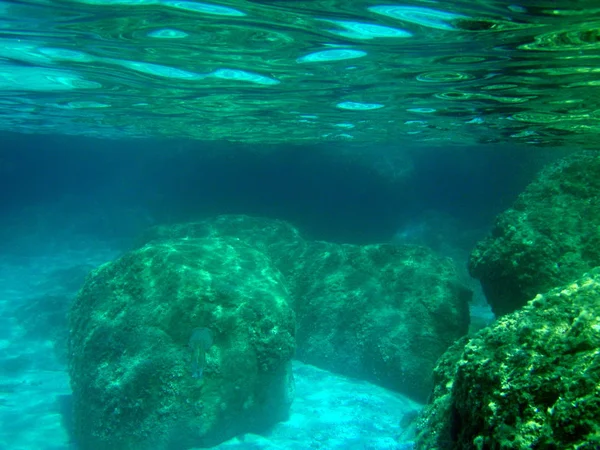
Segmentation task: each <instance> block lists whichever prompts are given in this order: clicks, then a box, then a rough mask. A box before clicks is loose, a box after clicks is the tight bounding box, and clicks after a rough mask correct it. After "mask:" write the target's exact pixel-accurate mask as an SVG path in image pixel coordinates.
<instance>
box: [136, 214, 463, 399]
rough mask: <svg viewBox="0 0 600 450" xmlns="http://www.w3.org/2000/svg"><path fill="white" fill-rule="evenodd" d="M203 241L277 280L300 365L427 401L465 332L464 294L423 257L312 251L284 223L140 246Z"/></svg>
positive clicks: (444, 268) (452, 273)
mask: <svg viewBox="0 0 600 450" xmlns="http://www.w3.org/2000/svg"><path fill="white" fill-rule="evenodd" d="M209 236H210V237H219V236H221V237H236V238H239V239H241V240H242V241H244V242H245V243H246V244H248V245H250V246H252V247H254V248H256V249H259V250H260V251H262V252H264V253H265V254H266V255H268V257H269V259H270V260H271V261H272V262H273V264H274V265H275V266H276V267H277V268H278V269H279V271H280V272H281V273H282V275H283V277H284V279H285V283H286V286H287V288H288V290H289V292H290V296H291V298H292V305H293V307H294V310H295V312H296V317H297V352H296V355H297V358H298V359H300V360H301V361H303V362H307V363H310V364H313V365H315V366H318V367H321V368H324V369H327V370H331V371H334V372H337V373H341V374H344V375H349V376H354V377H359V378H362V379H365V380H369V381H371V382H374V383H377V384H379V385H382V386H385V387H388V388H391V389H394V390H396V391H399V392H402V393H403V394H406V395H408V396H410V397H412V398H414V399H416V400H419V401H425V400H426V399H427V395H428V394H429V392H430V390H431V387H432V380H431V372H432V369H433V367H434V366H435V362H436V360H437V358H438V357H439V356H440V355H441V354H442V353H443V352H444V351H445V350H446V349H447V348H448V346H450V345H451V344H452V343H453V342H454V341H455V340H456V339H458V338H460V337H461V336H463V335H464V334H466V333H467V331H468V327H469V311H468V301H469V300H470V299H471V296H472V293H471V291H470V290H469V289H467V288H466V287H465V286H464V285H463V284H461V282H460V281H459V278H460V277H459V275H458V272H457V271H456V269H455V267H454V264H453V262H452V261H451V260H449V259H448V258H442V257H439V256H437V255H435V254H434V253H433V252H432V251H430V250H428V249H427V248H425V247H421V246H416V245H391V244H378V245H366V246H358V245H346V244H335V243H329V242H320V241H311V240H307V239H304V238H303V237H302V236H301V234H300V233H299V232H298V231H297V230H296V229H295V228H293V227H292V226H291V225H289V224H288V223H286V222H283V221H280V220H272V219H266V218H257V217H248V216H237V215H224V216H218V217H214V218H210V219H207V220H205V221H201V222H195V223H188V224H180V225H173V226H162V227H155V228H153V229H151V230H149V231H148V232H147V233H146V234H145V236H144V238H143V240H142V242H147V241H148V240H152V239H155V240H156V239H157V240H160V239H163V238H169V239H173V238H178V239H193V238H198V237H209Z"/></svg>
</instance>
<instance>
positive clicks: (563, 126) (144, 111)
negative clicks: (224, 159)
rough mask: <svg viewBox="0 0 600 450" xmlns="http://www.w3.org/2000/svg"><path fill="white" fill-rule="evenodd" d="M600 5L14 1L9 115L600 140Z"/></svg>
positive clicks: (272, 134)
mask: <svg viewBox="0 0 600 450" xmlns="http://www.w3.org/2000/svg"><path fill="white" fill-rule="evenodd" d="M599 87H600V3H599V2H597V1H562V2H560V1H527V2H523V3H522V4H518V3H516V2H515V3H511V2H493V1H481V0H469V1H463V0H455V1H440V2H434V1H421V2H419V1H413V2H406V3H394V2H385V1H383V2H375V1H371V0H365V1H351V0H350V1H344V0H339V1H304V2H303V1H235V0H231V1H225V0H224V1H219V2H194V1H177V0H84V1H44V0H38V1H25V2H21V3H13V2H0V130H10V131H19V132H24V133H63V134H79V135H87V136H99V137H109V138H119V137H127V136H131V137H143V136H154V137H176V138H192V139H201V140H229V141H244V142H250V143H283V142H285V143H315V142H327V141H338V142H339V141H350V142H403V143H406V142H421V143H427V144H429V145H438V144H439V145H448V144H453V143H457V144H461V145H464V144H470V143H496V142H512V143H526V144H533V145H538V146H540V145H552V146H558V145H566V146H577V147H591V148H597V147H598V145H597V144H598V140H599V138H598V136H599V135H600V93H599Z"/></svg>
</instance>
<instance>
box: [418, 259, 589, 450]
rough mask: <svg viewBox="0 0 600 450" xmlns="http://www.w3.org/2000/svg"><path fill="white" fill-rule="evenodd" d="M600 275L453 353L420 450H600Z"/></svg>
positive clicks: (531, 306) (441, 369) (439, 377)
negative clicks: (599, 449) (599, 387)
mask: <svg viewBox="0 0 600 450" xmlns="http://www.w3.org/2000/svg"><path fill="white" fill-rule="evenodd" d="M598 305H600V270H595V271H594V272H593V273H591V274H590V275H585V276H584V277H583V278H581V279H579V280H578V281H576V282H573V283H570V284H568V285H566V286H564V287H561V288H558V289H554V290H551V291H550V292H548V293H547V294H544V295H538V296H537V297H536V298H535V299H534V300H532V301H530V302H529V303H528V304H527V306H525V307H524V308H523V309H522V310H520V311H517V312H515V313H512V314H510V315H506V316H504V317H502V318H501V319H499V320H498V321H497V322H496V323H495V324H494V325H492V326H490V327H489V328H486V329H484V330H482V331H480V332H479V333H477V334H476V335H475V336H474V337H473V338H471V339H465V340H463V342H461V343H460V344H457V345H455V346H454V347H452V348H451V349H450V350H449V351H448V352H447V353H446V354H445V355H444V356H443V357H442V358H440V361H439V362H438V365H437V367H436V369H435V373H436V375H435V382H436V387H435V390H434V394H433V396H432V400H431V402H430V404H429V405H428V406H427V407H426V408H425V410H424V413H423V415H422V416H421V418H420V420H419V424H418V428H419V434H418V438H417V446H416V448H417V450H436V449H437V450H459V449H460V450H463V449H464V450H470V449H473V450H475V449H476V450H483V449H504V448H506V449H515V450H526V449H535V448H539V449H561V450H563V449H564V450H570V449H572V450H575V449H577V450H593V449H597V448H600V390H599V389H598V386H600V314H599V311H600V310H599V307H598Z"/></svg>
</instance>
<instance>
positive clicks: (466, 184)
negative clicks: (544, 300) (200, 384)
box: [0, 0, 600, 450]
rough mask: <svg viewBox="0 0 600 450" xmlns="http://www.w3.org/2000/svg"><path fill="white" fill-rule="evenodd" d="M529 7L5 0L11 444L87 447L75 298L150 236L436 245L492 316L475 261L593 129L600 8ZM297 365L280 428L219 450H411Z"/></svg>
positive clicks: (383, 403) (4, 309) (482, 313)
mask: <svg viewBox="0 0 600 450" xmlns="http://www.w3.org/2000/svg"><path fill="white" fill-rule="evenodd" d="M526 3H528V2H523V4H522V5H518V4H510V2H509V3H506V2H502V1H489V2H472V1H467V0H455V1H454V2H437V3H436V2H431V1H426V0H423V1H419V0H414V1H412V2H410V4H379V3H377V2H375V1H374V0H365V1H360V2H359V1H348V2H345V1H305V2H286V1H272V2H271V1H269V2H267V1H237V0H223V1H220V2H218V4H217V3H216V2H206V3H205V2H194V1H171V0H80V1H70V0H69V1H66V0H65V1H62V0H61V1H53V2H48V1H45V0H31V1H27V0H25V1H19V2H6V1H0V450H4V449H7V450H8V449H10V450H66V449H76V448H77V443H76V442H74V441H73V438H72V436H71V421H72V413H71V411H72V404H71V403H72V399H71V394H72V393H71V388H70V384H69V377H68V374H67V362H68V355H67V350H66V348H67V347H66V336H67V335H68V321H67V314H68V309H69V305H70V304H71V302H72V300H73V298H74V296H75V295H76V293H77V291H78V289H79V288H80V287H81V286H82V284H83V283H84V279H85V276H86V274H88V273H89V272H90V271H91V270H92V269H94V268H96V267H98V266H100V265H101V264H104V263H106V262H109V261H112V260H114V259H115V258H118V257H119V256H121V255H122V254H123V253H125V252H127V251H128V250H129V249H131V248H132V246H134V245H135V244H136V242H137V239H138V238H139V236H140V235H141V233H142V232H143V231H144V230H146V229H147V228H148V227H151V226H154V225H164V224H175V223H180V222H186V221H195V220H199V219H203V218H208V217H212V216H215V215H218V214H247V215H251V216H264V217H270V218H277V219H283V220H286V221H289V222H290V223H291V224H293V225H294V226H295V227H297V228H298V229H299V230H301V232H302V234H303V236H305V237H306V238H308V239H312V240H325V241H331V242H337V243H351V244H368V243H382V242H391V243H397V244H417V245H424V246H427V247H429V248H431V249H433V251H435V252H436V253H437V254H439V255H442V256H445V257H449V258H452V259H453V260H454V262H455V263H456V266H457V270H458V272H459V277H460V278H461V280H462V281H463V282H464V284H465V285H467V286H468V287H469V288H471V289H472V290H473V292H474V299H473V302H472V304H471V315H472V322H474V323H477V324H480V325H485V324H487V323H489V322H490V321H491V320H493V317H492V316H491V314H490V310H489V308H488V306H487V304H486V302H485V298H484V296H483V293H482V292H481V289H480V287H479V285H478V284H477V283H475V282H474V280H472V279H470V278H469V276H468V273H467V269H466V263H467V258H468V254H469V252H470V251H471V250H472V248H473V246H474V245H475V243H476V242H477V241H478V240H479V239H481V238H482V237H483V236H485V235H486V233H488V231H489V229H490V227H491V225H492V223H493V221H494V218H495V216H496V215H497V214H498V213H500V212H502V211H503V210H504V209H506V208H508V207H509V206H510V205H511V204H512V203H513V201H514V200H515V198H516V197H517V195H518V194H519V193H520V192H522V190H523V189H524V188H525V186H526V185H527V184H528V183H529V182H530V181H531V180H532V179H533V178H534V176H535V174H536V173H537V172H538V171H539V170H540V168H541V167H543V166H544V165H545V164H546V163H548V162H550V161H552V160H554V159H556V158H558V157H559V156H562V155H564V154H565V153H568V152H570V151H573V150H576V149H577V148H579V147H582V146H585V145H588V144H589V143H590V142H591V141H592V140H591V139H590V136H595V135H596V134H597V132H596V131H597V127H598V118H599V117H600V116H599V115H598V111H600V110H599V109H598V108H599V106H598V100H597V95H593V94H595V91H590V90H589V89H590V87H591V88H592V89H597V87H595V86H597V80H590V79H589V75H588V74H590V73H595V72H594V71H595V70H596V69H595V68H593V67H592V66H593V64H592V63H591V62H593V61H595V59H594V58H596V57H597V55H596V53H597V50H598V47H597V42H596V41H597V39H596V38H595V37H596V36H597V19H594V17H597V16H598V10H597V8H596V7H595V5H593V2H590V1H582V2H566V3H564V4H562V3H561V4H562V5H563V7H562V9H561V8H559V7H558V6H556V5H555V3H557V2H550V1H545V0H540V1H536V2H529V3H531V4H526ZM569 5H576V6H573V8H574V9H573V10H570V9H569V7H570V6H569ZM590 5H592V6H594V8H595V9H593V14H592V13H590V15H587V14H581V10H583V9H584V8H585V7H586V6H590ZM555 6H556V8H555ZM590 61H591V62H590ZM557 75H560V76H557ZM564 87H568V89H564ZM590 92H592V94H590ZM293 372H294V376H295V379H296V397H295V400H294V402H293V404H292V407H291V414H290V417H289V419H288V420H286V421H285V422H282V423H279V424H277V425H275V426H274V427H273V428H272V429H270V430H269V431H268V432H265V433H264V434H262V435H260V436H259V435H243V436H237V437H236V438H234V439H232V440H230V441H228V442H224V443H221V444H219V445H218V446H217V447H215V448H218V449H240V450H245V449H265V450H270V449H273V450H274V449H278V450H305V449H314V450H328V449H331V450H342V449H344V450H405V449H406V450H408V449H410V448H411V447H412V440H413V437H414V435H413V434H414V423H413V422H412V421H411V418H414V417H415V416H416V413H417V412H418V411H419V409H420V408H421V407H422V405H420V404H417V403H415V402H414V401H411V400H410V399H408V398H406V397H403V396H401V395H399V394H397V393H394V392H391V391H389V390H385V389H383V388H381V387H379V386H375V385H371V384H368V383H366V382H364V381H361V380H354V379H347V378H344V377H342V376H340V375H338V374H334V373H329V372H326V371H323V370H321V369H318V368H316V367H311V366H307V365H305V364H302V363H301V362H299V361H295V362H294V365H293ZM195 373H196V374H197V375H202V368H201V367H197V368H196V371H195ZM202 376H206V374H204V375H202ZM198 378H200V376H198ZM114 450H120V449H114ZM143 450H151V449H143Z"/></svg>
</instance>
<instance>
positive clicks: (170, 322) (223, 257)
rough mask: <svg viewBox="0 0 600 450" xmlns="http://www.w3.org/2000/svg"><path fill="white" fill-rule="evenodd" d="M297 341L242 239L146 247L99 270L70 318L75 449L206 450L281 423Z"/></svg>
mask: <svg viewBox="0 0 600 450" xmlns="http://www.w3.org/2000/svg"><path fill="white" fill-rule="evenodd" d="M199 327H200V328H201V329H208V330H210V335H211V340H212V341H213V342H212V346H210V347H209V345H208V344H207V348H206V349H200V350H202V351H204V350H206V352H205V354H204V353H200V354H199V353H195V352H196V351H197V350H198V348H197V347H194V348H190V347H189V344H190V343H191V344H193V345H197V344H198V341H197V340H196V341H195V340H194V339H193V338H192V336H194V330H196V329H198V328H199ZM294 333H295V320H294V313H293V311H292V309H291V307H290V298H289V295H288V291H287V289H286V287H285V284H284V283H283V280H282V276H281V274H280V273H279V271H278V270H277V269H276V268H274V267H273V265H272V263H271V261H270V260H269V258H268V257H267V256H265V255H264V254H263V253H262V252H260V251H258V250H256V249H255V248H253V247H251V246H249V245H247V244H245V243H244V242H242V241H241V240H239V239H235V238H206V239H179V240H163V241H153V242H150V243H149V244H148V245H146V246H144V247H141V248H139V249H137V250H134V251H131V252H129V253H127V254H126V255H124V256H123V257H122V258H120V259H118V260H116V261H114V262H111V263H108V264H105V265H103V266H101V267H100V268H99V269H97V270H95V271H93V272H92V273H91V274H90V275H89V276H88V278H87V279H86V282H85V285H84V286H83V288H82V289H81V291H80V292H79V294H78V296H77V299H76V300H75V302H74V304H73V306H72V308H71V312H70V349H69V373H70V376H71V384H72V388H73V396H74V423H75V425H74V433H75V437H76V439H77V442H78V444H79V446H80V448H82V449H83V450H86V449H94V450H104V449H107V450H108V449H111V450H112V449H115V448H116V449H119V450H130V449H131V450H133V449H136V450H137V449H145V448H152V449H153V450H155V449H157V450H162V449H165V450H171V449H186V448H190V447H194V446H210V445H215V444H217V443H219V442H222V441H224V440H226V439H229V438H231V437H233V436H235V435H238V434H242V433H247V432H257V431H261V430H263V429H265V428H266V427H268V426H270V425H273V424H274V423H276V422H277V421H280V420H283V419H285V418H286V417H287V413H288V409H289V406H290V403H291V400H292V396H293V378H292V375H291V364H290V361H291V357H292V355H293V352H294V347H295V341H294ZM191 338H192V339H191ZM209 344H210V343H209ZM198 355H200V356H198ZM204 356H206V358H205V360H204ZM194 358H196V359H195V360H194ZM198 364H205V367H200V368H198ZM199 369H200V370H199Z"/></svg>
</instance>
